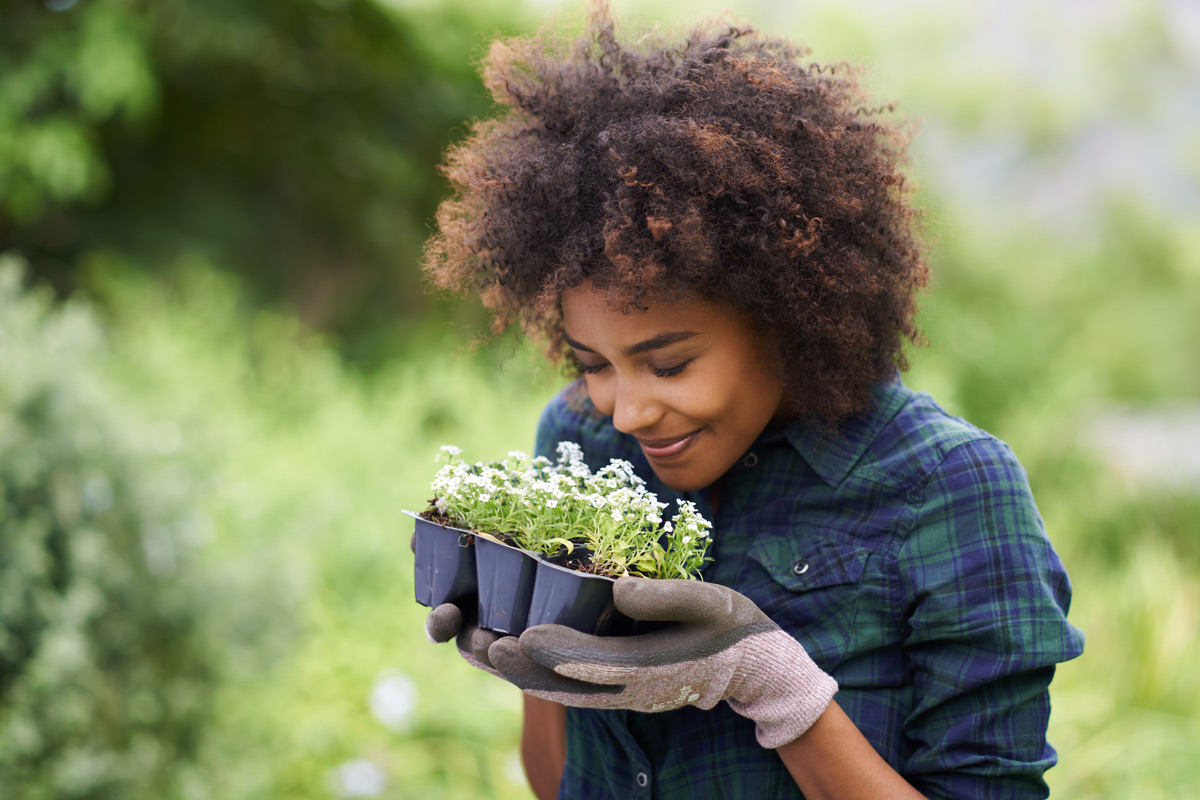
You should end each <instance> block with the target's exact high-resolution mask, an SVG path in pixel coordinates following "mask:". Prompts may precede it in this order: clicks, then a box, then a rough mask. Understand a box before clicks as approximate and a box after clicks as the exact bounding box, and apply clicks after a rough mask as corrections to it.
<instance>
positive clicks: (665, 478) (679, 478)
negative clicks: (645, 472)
mask: <svg viewBox="0 0 1200 800" xmlns="http://www.w3.org/2000/svg"><path fill="white" fill-rule="evenodd" d="M673 472H674V471H673V470H669V469H664V470H657V469H656V470H654V474H655V475H657V476H658V479H659V480H660V481H662V482H663V483H664V484H666V485H667V486H668V487H669V488H671V489H674V490H675V491H677V492H698V491H700V490H701V489H705V488H707V487H709V486H711V485H712V484H713V483H714V482H715V481H716V478H707V477H704V476H696V475H689V474H688V473H686V472H684V471H680V474H673Z"/></svg>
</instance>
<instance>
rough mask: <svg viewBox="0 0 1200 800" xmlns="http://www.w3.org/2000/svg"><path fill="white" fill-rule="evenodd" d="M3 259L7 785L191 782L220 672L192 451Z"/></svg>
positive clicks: (102, 789)
mask: <svg viewBox="0 0 1200 800" xmlns="http://www.w3.org/2000/svg"><path fill="white" fill-rule="evenodd" d="M24 272H25V268H24V265H23V263H22V262H20V261H19V260H18V259H16V258H15V257H12V256H6V257H0V531H3V533H2V535H0V786H2V787H4V790H3V794H4V796H5V797H6V798H13V799H14V800H16V799H17V798H56V799H62V800H67V799H68V798H108V797H114V798H117V797H119V798H132V797H155V798H166V797H175V796H179V795H180V794H181V792H182V786H183V783H184V782H185V781H186V780H187V778H186V776H187V775H188V770H187V765H188V762H189V759H190V758H192V756H193V755H194V753H195V752H196V751H197V748H198V744H199V742H200V738H201V735H202V731H203V729H204V726H205V723H206V720H207V716H208V712H207V708H208V702H209V699H210V696H211V693H212V691H213V688H214V685H215V682H216V680H217V677H218V673H219V669H218V658H217V656H216V655H215V654H216V653H217V651H216V650H215V648H212V647H211V646H210V645H209V639H208V633H207V630H208V626H206V624H205V620H204V618H203V617H202V615H201V609H203V608H204V606H203V605H201V603H199V602H198V598H199V597H201V593H203V592H204V591H205V588H206V587H205V586H204V582H203V580H202V579H201V571H200V570H199V569H198V568H197V567H196V559H195V557H194V551H195V548H194V547H193V545H192V543H191V542H190V541H189V536H191V535H192V534H194V533H195V531H196V530H197V529H198V525H199V520H197V518H196V517H195V515H194V514H190V513H189V506H188V498H189V492H190V489H191V478H190V477H189V471H188V469H187V466H186V464H184V463H183V462H182V460H181V458H180V457H172V456H166V455H163V454H161V453H159V452H157V451H156V449H155V448H156V445H157V446H158V450H167V449H170V448H168V447H163V446H162V445H163V443H162V442H161V441H156V439H155V436H156V435H157V436H159V437H161V435H162V433H161V431H160V432H157V433H156V432H155V431H153V430H151V431H147V430H143V429H142V427H141V426H139V424H138V423H137V421H135V420H133V419H131V418H129V417H127V416H126V415H125V414H123V412H122V409H121V408H120V407H119V405H118V403H117V402H116V401H115V399H114V396H113V394H112V393H111V392H110V390H109V389H108V387H107V386H106V384H105V381H104V378H103V373H102V367H103V364H104V362H105V358H106V348H105V342H104V340H103V337H102V335H101V331H100V330H99V328H98V326H97V325H96V323H95V321H94V318H93V317H92V315H91V314H90V313H89V312H88V311H87V310H86V309H85V308H83V307H82V306H79V305H68V306H66V307H61V308H56V307H55V306H53V304H52V302H51V300H50V298H49V296H48V295H47V294H45V293H41V292H37V291H26V290H25V289H24V288H23V286H22V284H23V281H24Z"/></svg>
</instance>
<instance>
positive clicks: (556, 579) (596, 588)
mask: <svg viewBox="0 0 1200 800" xmlns="http://www.w3.org/2000/svg"><path fill="white" fill-rule="evenodd" d="M614 583H615V581H614V580H613V579H612V578H608V577H605V576H603V575H590V574H588V573H586V572H577V571H575V570H573V569H568V568H566V567H561V566H558V565H557V564H552V563H550V562H548V561H539V562H538V567H537V581H536V582H535V584H534V587H533V597H532V598H531V599H530V603H529V624H528V626H529V627H533V626H534V625H546V624H557V625H566V626H567V627H569V628H574V629H575V630H579V631H583V632H584V633H591V634H595V635H597V636H625V635H628V634H630V633H633V632H635V629H634V625H635V623H634V621H633V620H631V619H630V618H629V617H627V616H625V615H624V614H622V613H621V612H620V611H617V609H616V606H614V605H613V584H614Z"/></svg>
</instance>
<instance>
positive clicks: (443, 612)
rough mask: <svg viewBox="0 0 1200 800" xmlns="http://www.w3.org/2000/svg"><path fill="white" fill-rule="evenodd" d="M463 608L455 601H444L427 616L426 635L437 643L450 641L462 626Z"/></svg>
mask: <svg viewBox="0 0 1200 800" xmlns="http://www.w3.org/2000/svg"><path fill="white" fill-rule="evenodd" d="M462 623H463V616H462V610H461V609H460V608H459V607H458V606H456V605H454V603H443V604H442V605H440V606H438V607H437V608H435V609H433V610H432V611H430V612H429V616H428V617H426V618H425V635H426V636H428V637H429V641H431V642H434V643H435V644H437V643H440V642H448V641H450V640H451V639H453V638H454V637H455V636H456V635H457V634H458V632H459V630H460V629H461V628H462Z"/></svg>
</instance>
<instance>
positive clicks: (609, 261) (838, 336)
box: [425, 2, 928, 425]
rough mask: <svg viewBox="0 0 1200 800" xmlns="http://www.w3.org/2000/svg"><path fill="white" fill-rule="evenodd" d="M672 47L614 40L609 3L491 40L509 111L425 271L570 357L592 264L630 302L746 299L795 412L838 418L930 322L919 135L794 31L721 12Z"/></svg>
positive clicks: (479, 133) (462, 155)
mask: <svg viewBox="0 0 1200 800" xmlns="http://www.w3.org/2000/svg"><path fill="white" fill-rule="evenodd" d="M671 45H672V43H671V42H669V41H666V40H665V39H664V38H663V37H662V36H659V35H657V34H656V32H652V33H650V34H647V35H646V36H643V37H642V38H641V39H639V40H638V41H637V42H635V43H633V44H623V43H621V42H619V41H618V40H617V38H616V36H615V34H614V30H613V23H612V20H611V18H610V16H609V13H608V9H607V6H606V4H605V3H603V2H601V3H598V4H597V5H596V6H595V7H594V8H593V11H592V13H591V20H590V24H589V26H588V28H587V29H586V31H585V32H584V33H583V34H582V35H581V36H580V37H579V38H578V39H576V40H575V41H573V42H571V41H566V42H564V41H561V40H555V39H553V38H552V37H551V35H550V34H549V33H546V32H543V33H542V34H540V35H538V36H536V37H533V38H531V39H525V40H509V41H497V42H494V43H493V44H492V47H491V50H490V52H489V54H488V56H487V57H486V58H485V60H484V62H483V68H482V73H483V77H484V80H485V82H486V84H487V85H488V87H489V89H490V90H491V92H492V94H493V97H494V98H495V100H496V102H497V103H498V104H499V105H500V107H501V113H500V114H499V115H498V116H497V117H496V118H494V119H489V120H486V121H484V122H481V123H479V124H477V125H476V126H475V127H474V128H473V130H472V131H471V133H470V135H469V136H468V137H467V138H466V140H465V141H463V142H462V143H461V144H459V145H457V146H456V147H453V148H452V149H451V150H450V151H449V153H448V155H447V158H446V163H445V165H444V166H443V170H444V173H445V175H446V176H447V177H448V178H449V180H450V182H451V184H452V187H453V189H454V194H453V195H452V196H451V198H450V199H447V200H446V201H444V202H443V203H442V205H441V207H440V208H439V210H438V214H437V222H438V227H439V230H438V232H437V233H436V234H435V235H434V236H433V237H432V238H431V240H430V241H429V243H428V244H427V247H426V258H425V269H426V272H427V274H428V275H429V276H430V277H431V278H432V281H433V283H434V284H435V285H436V286H438V287H440V288H443V289H450V290H453V291H458V292H466V293H470V294H477V295H479V297H480V298H481V299H482V302H483V303H484V305H485V306H486V307H488V308H489V309H490V311H491V312H492V314H493V320H494V329H495V330H496V332H500V331H503V330H504V329H506V328H508V327H509V326H510V325H512V324H513V323H520V324H521V325H522V326H523V327H524V329H525V330H526V332H527V333H529V334H531V335H534V336H538V337H541V338H543V339H545V340H546V342H547V344H548V345H549V348H550V354H551V357H552V358H556V359H557V358H560V357H562V356H563V355H565V354H566V353H567V351H568V349H567V348H566V346H565V344H564V342H563V337H562V315H561V310H560V307H559V298H560V296H561V293H562V292H563V291H564V290H566V289H569V288H572V287H575V286H578V285H579V284H581V283H582V282H584V281H591V282H592V285H593V286H594V287H595V288H596V289H597V290H599V291H604V292H608V293H611V295H612V297H613V298H614V300H615V301H616V302H619V303H620V304H622V306H623V307H624V308H625V309H626V310H627V311H632V310H633V309H635V308H643V309H644V308H646V307H647V306H646V303H647V302H648V301H650V300H660V299H667V300H670V299H671V298H678V297H699V298H702V299H706V300H715V301H717V302H721V303H725V304H727V305H731V306H732V307H733V308H734V310H735V311H737V312H740V313H741V314H742V315H743V316H744V318H745V319H746V320H747V322H748V323H749V324H750V325H751V326H752V328H753V329H754V330H755V332H756V333H757V334H758V335H759V337H760V341H762V343H763V345H764V347H765V350H766V352H768V353H770V355H771V357H772V358H773V360H774V361H775V363H777V365H778V368H779V371H780V375H781V376H782V379H783V383H784V389H785V397H786V398H787V403H788V410H789V411H790V412H791V414H792V415H794V416H796V417H801V418H809V419H814V420H820V421H823V422H825V423H828V424H832V425H836V424H837V423H838V422H840V421H842V420H844V419H845V418H847V417H848V416H850V415H852V414H853V413H855V412H857V411H860V410H862V409H864V408H865V407H866V405H867V403H868V401H869V394H868V391H869V387H870V385H871V384H872V383H874V382H876V381H879V380H885V379H888V378H890V377H891V376H893V375H894V374H895V372H896V370H903V369H905V368H906V367H907V364H906V361H905V358H904V353H903V345H904V341H905V340H910V341H913V342H918V341H919V340H920V334H919V332H918V330H917V328H916V327H915V325H914V322H913V316H914V313H915V295H916V292H917V290H918V289H919V288H920V287H922V286H924V285H925V284H926V282H927V280H928V267H927V265H926V263H925V260H924V256H923V254H922V246H921V242H920V237H919V234H918V225H917V222H918V217H919V214H918V212H917V210H916V209H915V208H914V207H913V206H912V204H911V201H910V194H911V190H910V188H909V187H908V186H907V185H906V182H905V178H904V175H903V174H902V173H901V166H902V165H903V163H904V147H905V145H906V144H907V137H906V135H905V133H904V132H903V130H902V129H901V128H900V127H898V126H896V125H892V124H888V123H886V122H883V121H882V118H881V113H882V112H883V111H887V110H890V109H879V108H871V107H869V106H867V105H865V104H864V94H863V93H862V92H861V91H860V89H859V87H858V84H857V83H856V81H855V79H854V70H853V69H851V68H849V67H847V66H846V65H844V64H842V65H835V66H832V67H829V66H821V65H818V64H811V65H808V66H805V65H803V64H802V63H801V59H803V58H804V57H805V56H807V55H808V53H809V51H807V50H805V49H803V48H800V47H797V46H795V45H793V44H790V43H788V42H786V41H782V40H778V39H772V38H769V37H765V36H763V35H761V34H759V33H757V32H756V31H754V30H752V29H749V28H744V27H737V26H733V27H731V26H729V25H728V24H727V23H721V24H719V25H718V24H716V23H713V24H710V25H707V26H702V27H700V28H697V29H696V30H695V31H693V32H692V33H691V34H690V35H688V36H687V37H686V38H685V39H683V40H682V41H678V42H675V43H674V46H671Z"/></svg>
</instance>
